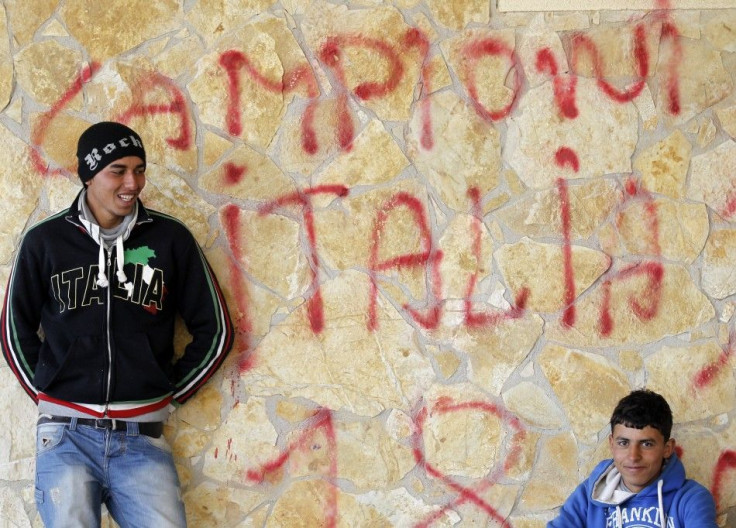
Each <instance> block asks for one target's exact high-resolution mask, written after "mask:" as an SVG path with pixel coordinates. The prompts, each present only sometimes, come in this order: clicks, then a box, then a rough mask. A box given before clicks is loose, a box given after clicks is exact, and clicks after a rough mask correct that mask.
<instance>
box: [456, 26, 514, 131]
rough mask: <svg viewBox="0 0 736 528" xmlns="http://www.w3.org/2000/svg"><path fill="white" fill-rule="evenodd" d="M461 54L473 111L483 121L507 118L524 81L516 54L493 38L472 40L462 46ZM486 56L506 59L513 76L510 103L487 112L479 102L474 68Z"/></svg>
mask: <svg viewBox="0 0 736 528" xmlns="http://www.w3.org/2000/svg"><path fill="white" fill-rule="evenodd" d="M462 53H463V56H464V58H465V60H464V62H463V66H464V69H465V77H466V82H467V85H466V89H467V90H468V95H470V99H471V101H472V102H473V105H474V107H475V111H476V112H477V113H478V115H480V116H481V117H482V118H483V119H486V120H488V121H499V120H501V119H504V118H506V117H508V116H509V114H511V111H512V110H513V109H514V106H515V105H516V102H517V100H518V98H519V93H520V92H521V85H522V84H523V80H524V74H523V70H522V67H521V63H520V62H519V58H518V57H517V55H516V52H515V51H514V50H513V49H511V48H510V47H509V46H508V45H507V44H505V43H504V42H502V41H501V40H498V39H494V38H485V39H478V40H473V41H471V42H469V43H467V44H466V45H465V46H463V52H462ZM488 56H500V57H504V58H506V59H507V60H508V61H509V63H510V64H511V68H510V69H512V70H513V75H514V84H513V88H512V90H513V94H512V95H511V101H509V102H508V103H507V104H506V105H505V106H503V107H501V108H500V109H497V110H489V109H488V108H486V107H485V105H484V104H483V103H482V102H481V101H480V95H479V94H478V85H477V81H476V68H477V67H478V63H479V62H480V60H481V59H483V58H484V57H488Z"/></svg>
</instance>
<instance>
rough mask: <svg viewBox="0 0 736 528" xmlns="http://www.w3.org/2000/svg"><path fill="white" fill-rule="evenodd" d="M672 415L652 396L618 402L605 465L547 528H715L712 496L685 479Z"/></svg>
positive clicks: (642, 394) (637, 394)
mask: <svg viewBox="0 0 736 528" xmlns="http://www.w3.org/2000/svg"><path fill="white" fill-rule="evenodd" d="M671 432H672V411H671V410H670V407H669V405H668V404H667V401H666V400H665V399H664V398H663V397H662V396H660V395H659V394H657V393H655V392H652V391H649V390H636V391H633V392H632V393H631V394H629V395H628V396H626V397H624V398H623V399H622V400H621V401H619V402H618V405H617V406H616V408H615V409H614V411H613V415H612V416H611V435H610V436H609V437H608V442H609V445H610V447H611V453H612V455H613V459H609V460H604V461H603V462H601V463H600V464H598V466H596V468H595V469H594V470H593V472H592V473H591V475H590V477H588V479H587V480H585V481H584V482H583V483H582V484H580V485H579V486H578V487H577V489H576V490H575V491H574V492H573V494H572V495H570V497H569V498H568V499H567V501H565V504H564V505H563V506H562V509H561V510H560V513H559V515H558V516H557V518H556V519H555V520H553V521H550V522H549V523H548V524H547V528H598V527H600V528H604V527H605V528H609V527H610V528H626V527H631V528H648V527H652V528H716V527H717V524H716V508H715V502H714V500H713V496H712V495H711V494H710V492H709V491H708V490H707V489H706V488H705V487H703V486H702V485H701V484H698V483H697V482H695V481H694V480H689V479H687V478H685V468H684V467H683V465H682V462H680V460H679V459H678V458H677V454H676V453H675V440H674V438H670V433H671Z"/></svg>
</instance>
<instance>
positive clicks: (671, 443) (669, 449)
mask: <svg viewBox="0 0 736 528" xmlns="http://www.w3.org/2000/svg"><path fill="white" fill-rule="evenodd" d="M674 452H675V439H674V438H670V439H669V440H667V441H666V442H665V443H664V457H665V458H669V457H671V456H672V453H674Z"/></svg>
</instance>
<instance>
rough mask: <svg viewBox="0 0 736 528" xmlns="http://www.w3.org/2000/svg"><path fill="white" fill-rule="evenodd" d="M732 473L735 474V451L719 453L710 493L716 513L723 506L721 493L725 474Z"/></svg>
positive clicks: (728, 450)
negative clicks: (714, 503) (714, 502)
mask: <svg viewBox="0 0 736 528" xmlns="http://www.w3.org/2000/svg"><path fill="white" fill-rule="evenodd" d="M729 471H730V472H733V473H734V474H736V451H733V450H730V449H727V450H726V451H723V452H722V453H721V456H720V457H718V462H717V463H716V470H715V473H714V475H713V487H712V488H711V493H713V498H714V499H715V501H716V511H720V510H721V507H722V506H723V504H722V502H721V501H722V500H723V492H724V491H725V490H724V487H723V485H724V479H725V476H726V473H727V472H729Z"/></svg>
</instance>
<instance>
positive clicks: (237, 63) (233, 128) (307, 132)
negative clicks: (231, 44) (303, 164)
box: [220, 50, 319, 154]
mask: <svg viewBox="0 0 736 528" xmlns="http://www.w3.org/2000/svg"><path fill="white" fill-rule="evenodd" d="M220 65H221V66H222V67H223V68H225V71H226V72H227V76H228V93H229V98H228V104H227V114H226V121H227V123H226V124H227V130H228V132H229V133H230V134H232V135H233V136H239V135H240V134H242V132H243V124H242V120H241V115H240V108H241V103H240V91H241V85H240V74H239V71H240V70H241V69H242V68H245V71H246V72H247V73H248V74H249V75H250V77H251V78H252V79H253V80H254V81H255V82H256V83H257V84H258V85H259V86H260V87H261V88H263V89H264V90H266V91H269V92H272V93H281V94H284V93H289V92H291V91H293V90H295V89H296V88H297V87H298V86H300V85H302V84H304V85H305V86H306V88H307V95H308V96H309V98H310V99H311V101H310V103H309V104H308V105H307V109H306V110H305V112H304V119H302V147H303V148H304V150H305V151H306V152H308V153H310V154H314V153H315V152H317V149H318V145H317V135H316V133H315V131H314V111H315V105H316V97H317V96H318V95H319V90H318V88H317V81H316V80H315V79H314V75H313V74H312V71H311V70H310V69H309V67H308V66H306V65H304V66H298V67H296V68H294V70H292V71H289V72H286V73H285V74H284V77H283V79H281V80H279V81H271V80H269V79H267V78H266V77H264V76H263V75H262V74H261V73H260V72H259V71H258V70H257V69H256V68H255V67H254V66H253V65H252V64H251V62H250V59H249V58H248V57H247V56H246V55H245V54H244V53H241V52H240V51H237V50H230V51H226V52H224V53H223V54H222V55H221V56H220Z"/></svg>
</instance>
